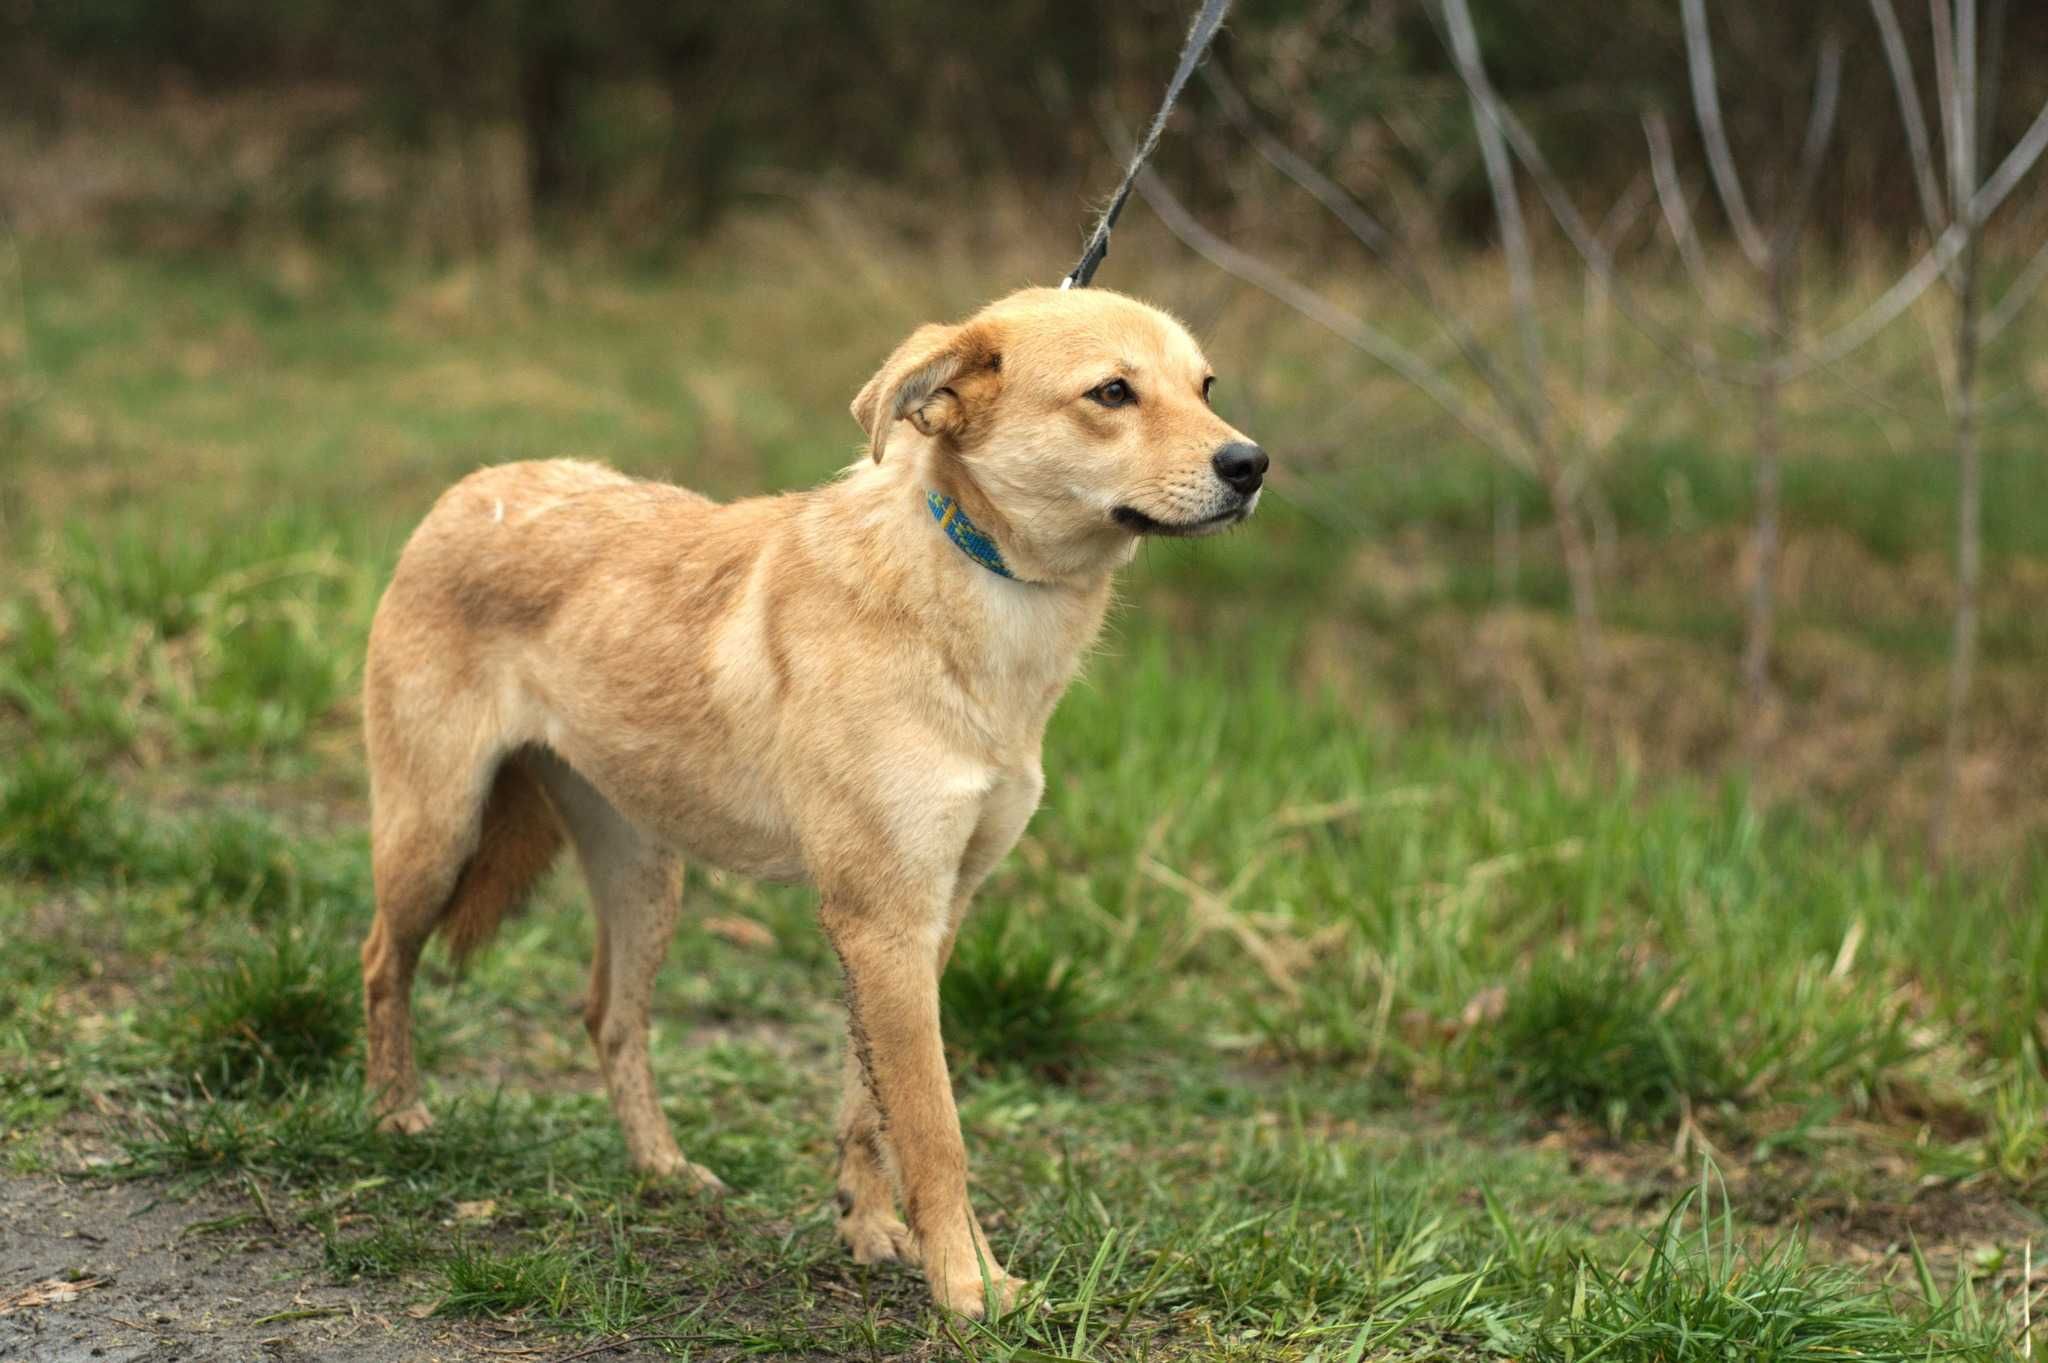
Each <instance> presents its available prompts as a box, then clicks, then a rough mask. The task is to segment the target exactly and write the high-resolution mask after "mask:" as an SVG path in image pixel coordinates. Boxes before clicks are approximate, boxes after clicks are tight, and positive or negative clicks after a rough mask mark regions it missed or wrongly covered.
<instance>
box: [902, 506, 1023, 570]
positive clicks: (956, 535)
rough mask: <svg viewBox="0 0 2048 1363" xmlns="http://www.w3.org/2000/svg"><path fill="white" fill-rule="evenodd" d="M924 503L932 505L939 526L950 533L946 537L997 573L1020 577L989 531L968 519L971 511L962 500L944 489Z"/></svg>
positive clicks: (977, 561) (933, 517)
mask: <svg viewBox="0 0 2048 1363" xmlns="http://www.w3.org/2000/svg"><path fill="white" fill-rule="evenodd" d="M924 504H925V505H926V506H928V507H930V508H931V511H932V519H933V520H935V521H937V522H938V523H939V529H941V530H943V531H945V532H946V538H947V539H949V540H951V541H953V543H954V544H956V545H958V546H959V549H960V552H961V553H963V554H965V555H967V557H969V558H971V559H973V560H974V561H975V562H976V563H979V564H980V565H981V566H982V567H984V568H986V569H988V570H989V571H990V572H992V573H994V574H995V575H996V576H997V577H1007V578H1009V579H1010V580H1011V581H1012V582H1015V581H1017V580H1018V578H1017V575H1016V574H1015V573H1013V572H1011V571H1010V565H1009V564H1007V563H1005V562H1003V551H1002V550H1000V549H998V548H996V542H995V541H994V540H992V539H990V538H989V536H988V532H987V531H986V530H983V529H982V528H981V527H980V526H978V525H976V524H975V523H974V522H973V521H971V520H969V519H968V518H967V512H966V511H965V510H964V509H963V508H962V507H961V505H960V503H959V502H957V501H955V500H953V499H952V498H951V497H948V496H947V495H946V494H945V493H943V492H927V493H925V494H924Z"/></svg>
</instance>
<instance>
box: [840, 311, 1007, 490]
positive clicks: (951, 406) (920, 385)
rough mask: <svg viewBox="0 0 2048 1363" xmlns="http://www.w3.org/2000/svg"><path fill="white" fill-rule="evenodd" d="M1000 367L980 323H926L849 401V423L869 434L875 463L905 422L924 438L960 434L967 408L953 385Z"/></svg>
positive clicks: (990, 333)
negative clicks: (855, 423) (976, 374)
mask: <svg viewBox="0 0 2048 1363" xmlns="http://www.w3.org/2000/svg"><path fill="white" fill-rule="evenodd" d="M1001 365H1002V352H1001V349H1000V348H999V347H998V346H997V344H996V334H995V328H993V327H991V326H989V325H988V324H987V323H985V322H967V323H963V324H962V325H960V326H941V325H939V324H937V323H927V324H926V325H924V326H921V327H919V328H918V329H917V330H916V331H913V332H911V333H910V339H909V340H907V341H905V342H904V343H903V344H902V345H899V346H897V347H896V353H895V354H893V355H891V356H890V357H889V359H888V361H887V362H886V363H885V364H883V366H882V368H881V371H880V372H879V373H877V374H876V375H875V376H874V377H873V378H871V379H869V380H868V381H867V383H866V384H865V385H863V386H862V388H861V390H860V392H859V393H858V394H857V395H855V397H854V399H853V408H852V410H853V419H854V420H855V421H858V422H859V423H860V425H861V429H862V430H864V431H866V432H867V433H868V452H869V453H870V454H872V455H873V456H874V459H875V462H876V463H878V464H879V463H880V462H882V451H883V450H884V449H886V448H887V447H888V444H889V432H890V431H891V430H892V429H893V428H894V427H895V425H896V423H897V422H899V421H901V420H903V419H904V418H906V417H907V418H909V420H910V424H911V425H913V426H915V427H917V429H918V431H919V433H921V434H923V435H941V434H946V433H950V432H954V431H957V430H959V429H960V428H961V427H962V426H964V425H965V424H966V421H967V404H966V403H965V402H963V401H962V400H961V394H960V392H959V390H958V389H957V388H955V387H954V384H955V383H956V382H957V381H958V380H960V379H962V378H964V377H966V376H967V375H969V374H973V373H977V372H979V371H982V370H991V371H993V370H996V369H999V368H1000V367H1001Z"/></svg>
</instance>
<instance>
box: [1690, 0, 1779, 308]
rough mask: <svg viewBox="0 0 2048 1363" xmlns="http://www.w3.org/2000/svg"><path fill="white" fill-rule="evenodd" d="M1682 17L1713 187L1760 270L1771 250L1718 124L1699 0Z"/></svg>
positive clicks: (1711, 44)
mask: <svg viewBox="0 0 2048 1363" xmlns="http://www.w3.org/2000/svg"><path fill="white" fill-rule="evenodd" d="M1679 8H1680V10H1681V12H1682V13H1683V15H1684V17H1685V59H1686V65H1687V69H1688V70H1689V71H1690V72H1691V74H1692V105H1693V111H1694V112H1695V113H1696V114H1698V115H1699V120H1700V140H1701V141H1703V142H1704V143H1706V147H1707V168H1708V169H1709V170H1711V171H1712V172H1713V175H1714V187H1715V189H1717V190H1719V191H1720V194H1721V205H1722V207H1723V208H1725V209H1727V211H1728V222H1729V224H1730V225H1731V226H1732V227H1734V229H1735V240H1736V243H1737V244H1738V245H1740V246H1741V247H1742V253H1743V254H1744V255H1746V256H1748V257H1749V262H1750V264H1752V265H1754V266H1756V267H1757V268H1758V269H1759V270H1761V269H1763V268H1764V267H1765V265H1766V264H1767V263H1768V261H1769V259H1770V246H1769V244H1768V243H1767V242H1766V241H1765V240H1764V234H1763V232H1762V231H1761V230H1760V229H1759V228H1758V227H1757V225H1756V219H1755V218H1753V217H1751V216H1750V212H1749V202H1748V200H1746V199H1744V198H1743V196H1742V179H1741V177H1740V176H1739V175H1737V174H1736V171H1735V155H1734V153H1733V152H1732V151H1730V150H1729V148H1728V130H1727V128H1726V127H1724V126H1723V125H1722V122H1721V96H1720V93H1719V92H1718V91H1717V90H1716V89H1715V87H1714V42H1713V39H1712V38H1711V37H1710V36H1709V35H1708V33H1707V13H1706V9H1705V7H1704V6H1703V5H1702V3H1701V0H1682V3H1681V4H1680V6H1679Z"/></svg>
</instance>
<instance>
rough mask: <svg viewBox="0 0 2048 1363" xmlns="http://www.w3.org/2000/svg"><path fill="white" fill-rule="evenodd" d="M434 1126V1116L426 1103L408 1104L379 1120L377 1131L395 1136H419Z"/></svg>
mask: <svg viewBox="0 0 2048 1363" xmlns="http://www.w3.org/2000/svg"><path fill="white" fill-rule="evenodd" d="M433 1124H434V1114H433V1113H431V1112H429V1111H427V1105H426V1104H425V1103H407V1104H406V1105H405V1106H404V1107H402V1108H398V1109H397V1110H395V1111H392V1112H387V1113H385V1114H384V1115H383V1116H382V1117H379V1118H378V1119H377V1129H378V1130H379V1131H383V1132H387V1133H389V1134H391V1135H394V1136H417V1135H419V1134H420V1132H422V1131H425V1130H426V1129H427V1128H428V1127H430V1126H432V1125H433Z"/></svg>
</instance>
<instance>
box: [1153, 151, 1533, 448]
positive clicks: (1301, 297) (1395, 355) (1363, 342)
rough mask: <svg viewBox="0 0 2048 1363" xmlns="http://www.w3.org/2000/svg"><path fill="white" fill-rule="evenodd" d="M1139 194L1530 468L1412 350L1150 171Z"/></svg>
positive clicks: (1198, 246)
mask: <svg viewBox="0 0 2048 1363" xmlns="http://www.w3.org/2000/svg"><path fill="white" fill-rule="evenodd" d="M1138 193H1139V194H1140V195H1142V196H1143V197H1144V200H1145V202H1146V203H1148V204H1150V205H1151V206H1152V211H1153V212H1155V213H1157V214H1158V215H1159V220H1160V221H1161V222H1163V223H1164V224H1166V230H1167V231H1169V232H1171V233H1173V235H1174V236H1176V237H1178V238H1179V239H1180V240H1181V241H1182V242H1184V243H1185V244H1186V245H1187V246H1188V247H1189V249H1191V250H1193V251H1194V252H1195V253H1196V254H1197V255H1200V256H1201V257H1203V258H1204V259H1206V260H1207V261H1208V262H1209V263H1210V264H1212V265H1214V266H1215V267H1216V268H1217V269H1219V270H1222V271H1223V272H1224V273H1226V274H1231V275H1235V276H1237V278H1239V279H1242V280H1243V281H1244V282H1245V283H1247V284H1249V285H1251V286H1252V287H1253V288H1255V289H1258V290H1260V291H1261V292H1262V293H1266V294H1270V295H1271V296H1272V297H1273V298H1275V299H1276V300H1278V301H1279V302H1281V303H1284V304H1285V305H1287V306H1288V307H1290V308H1292V309H1294V310H1295V311H1296V312H1298V313H1300V314H1301V315H1302V316H1304V317H1306V318H1308V319H1309V320H1310V321H1311V322H1314V323H1315V324H1316V325H1317V326H1319V327H1322V328H1323V329H1324V330H1325V331H1328V332H1330V333H1331V334H1332V335H1334V336H1337V337H1339V338H1340V339H1342V340H1344V341H1346V342H1349V343H1350V344H1351V345H1352V346H1354V347H1356V348H1357V349H1359V350H1361V351H1363V352H1364V353H1365V354H1367V355H1369V356H1371V357H1372V358H1373V359H1374V360H1377V361H1378V362H1379V363H1380V364H1382V365H1384V366H1386V367H1387V368H1388V369H1390V370H1392V371H1393V372H1394V373H1395V374H1397V375H1399V376H1400V377H1401V378H1403V379H1405V380H1407V381H1408V382H1409V383H1410V384H1413V385H1414V386H1415V387H1416V388H1418V389H1420V390H1421V391H1422V393H1423V394H1424V395H1425V396H1426V397H1428V398H1429V399H1430V400H1431V401H1432V402H1434V403H1436V405H1437V406H1438V407H1441V408H1442V409H1443V410H1444V412H1445V414H1446V415H1448V416H1449V417H1450V418H1451V419H1452V420H1453V421H1455V422H1457V423H1458V425H1459V426H1460V427H1462V428H1463V429H1464V431H1465V433H1466V434H1467V435H1469V436H1471V437H1472V438H1473V439H1474V440H1476V441H1478V442H1479V443H1480V444H1482V445H1484V446H1485V447H1486V448H1488V449H1490V450H1492V451H1493V452H1494V453H1495V454H1497V455H1499V456H1500V457H1501V458H1502V459H1504V460H1506V461H1507V462H1508V463H1510V464H1512V465H1514V466H1515V467H1516V468H1518V469H1522V470H1524V471H1525V472H1533V471H1534V467H1535V466H1534V463H1533V461H1532V460H1531V458H1530V456H1529V454H1528V452H1527V451H1525V450H1523V449H1522V448H1521V447H1520V446H1519V445H1517V444H1516V443H1515V442H1514V441H1513V440H1510V439H1508V438H1507V436H1506V435H1505V433H1503V432H1502V431H1500V430H1497V429H1495V428H1494V427H1492V426H1490V425H1489V424H1488V423H1486V422H1484V421H1482V420H1481V419H1480V418H1479V417H1478V415H1477V414H1476V413H1475V412H1473V410H1472V406H1471V404H1470V403H1468V402H1466V401H1465V399H1464V398H1463V397H1462V396H1460V395H1459V393H1458V392H1457V391H1456V390H1455V389H1453V388H1452V387H1451V386H1450V385H1449V384H1447V383H1445V382H1444V380H1443V377H1442V376H1441V375H1440V374H1438V373H1437V372H1436V371H1435V370H1434V369H1432V368H1431V367H1430V366H1429V364H1428V363H1427V362H1426V361H1424V360H1423V359H1422V358H1421V357H1419V356H1417V355H1416V354H1415V353H1414V352H1413V351H1410V350H1409V349H1407V348H1406V347H1405V346H1403V345H1402V344H1401V343H1400V342H1398V341H1396V340H1394V339H1393V338H1391V337H1389V336H1387V335H1386V334H1385V333H1383V332H1381V331H1379V330H1377V329H1375V328H1374V327H1372V326H1370V325H1369V324H1367V323H1366V322H1365V321H1363V320H1361V319H1360V318H1358V317H1355V316H1353V315H1352V314H1351V313H1349V312H1346V311H1345V310H1344V309H1343V308H1340V307H1338V306H1337V305H1336V304H1334V303H1331V302H1330V301H1329V300H1327V299H1325V298H1324V297H1322V296H1321V295H1320V294H1318V293H1316V292H1315V291H1314V290H1312V289H1308V288H1304V287H1303V286H1302V285H1300V284H1297V283H1295V282H1294V281H1293V280H1292V279H1289V278H1288V277H1287V276H1286V275H1284V274H1282V273H1280V271H1279V270H1277V269H1275V268H1274V267H1273V266H1271V265H1268V264H1267V263H1266V262H1265V261H1263V260H1260V259H1259V258H1258V257H1257V256H1254V255H1252V254H1251V253H1250V252H1248V251H1244V250H1241V249H1240V248H1238V247H1236V246H1233V245H1231V244H1230V243H1229V242H1227V241H1224V240H1223V239H1222V238H1221V237H1219V236H1217V235H1216V234H1215V233H1213V232H1211V231H1210V230H1209V229H1208V228H1206V227H1204V226H1202V224H1201V223H1199V222H1197V221H1196V220H1195V218H1194V215H1193V214H1191V213H1189V212H1188V211H1187V209H1185V208H1183V207H1182V206H1181V204H1180V201H1179V200H1178V199H1176V198H1174V197H1173V194H1172V192H1171V191H1169V190H1168V189H1167V188H1166V185H1165V182H1164V181H1162V180H1161V179H1160V178H1159V176H1158V175H1157V174H1156V173H1154V172H1153V171H1150V170H1147V171H1145V172H1144V173H1143V174H1141V175H1140V176H1139V177H1138Z"/></svg>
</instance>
